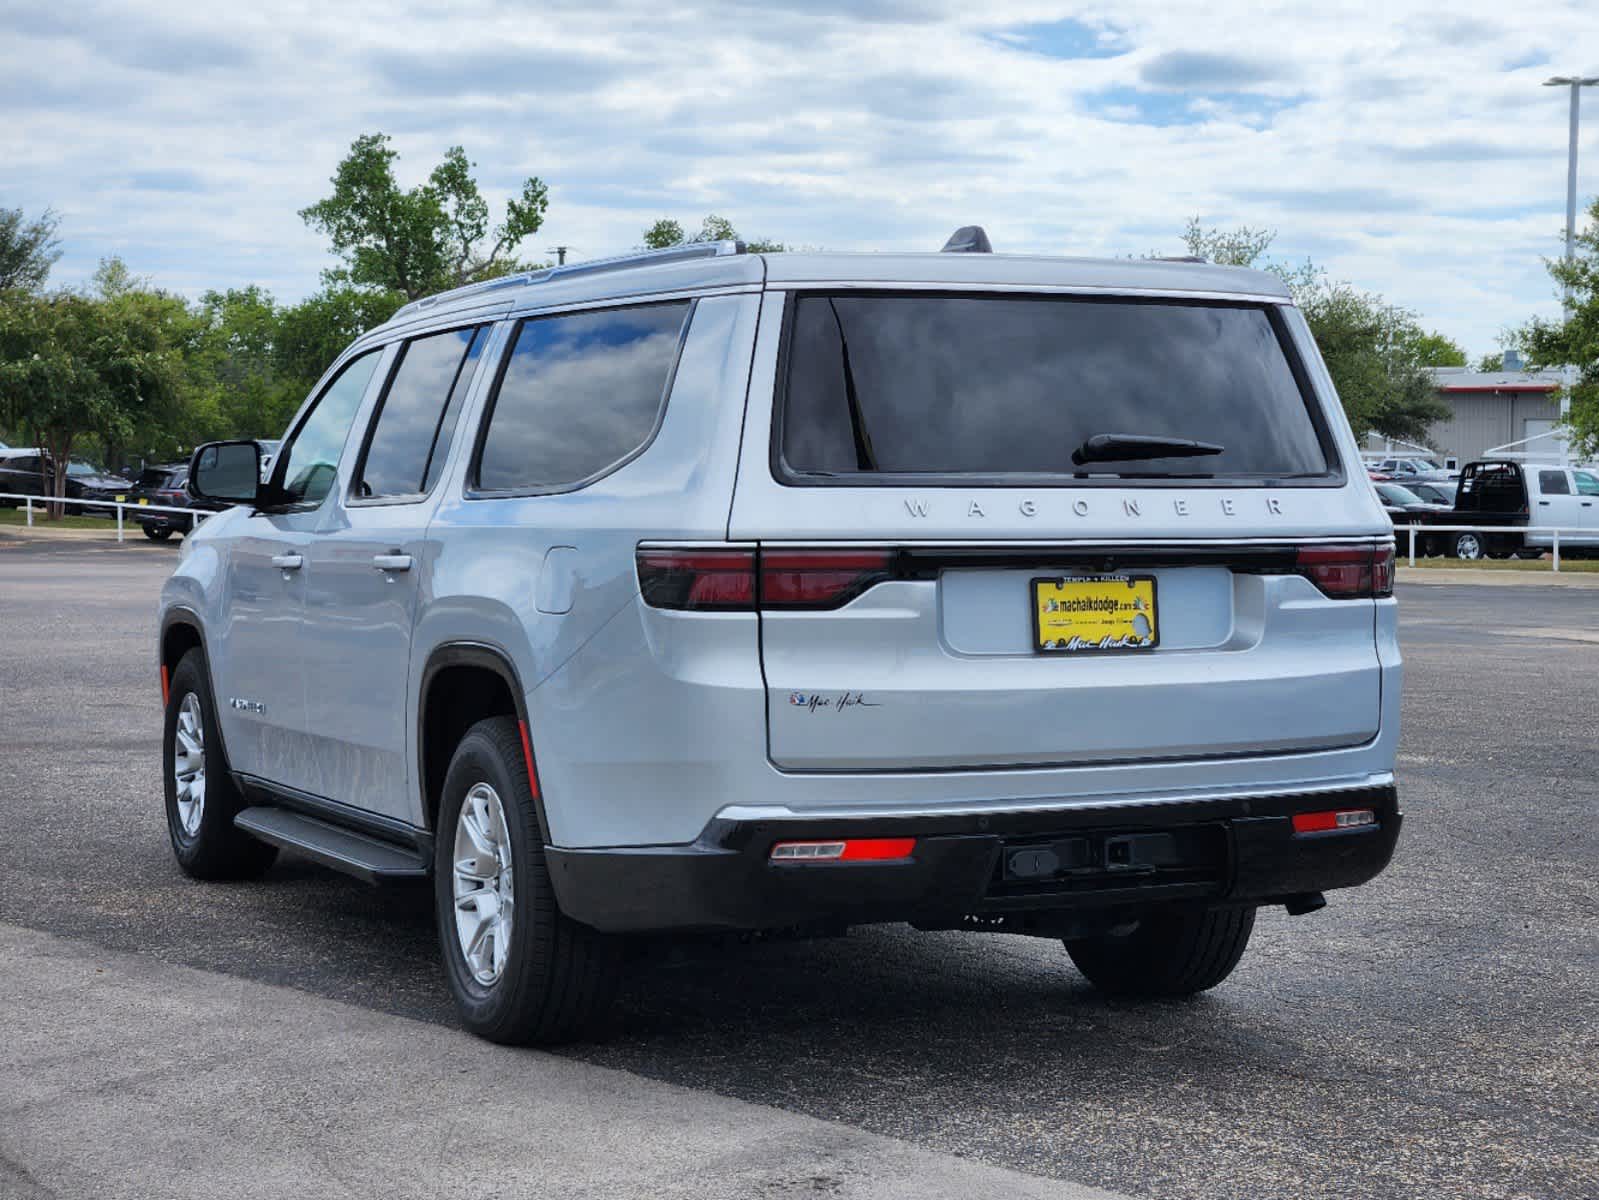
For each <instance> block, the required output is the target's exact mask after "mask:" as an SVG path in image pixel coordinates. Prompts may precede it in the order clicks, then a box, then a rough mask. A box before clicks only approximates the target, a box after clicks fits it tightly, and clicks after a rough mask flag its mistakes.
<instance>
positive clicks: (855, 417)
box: [827, 297, 877, 471]
mask: <svg viewBox="0 0 1599 1200" xmlns="http://www.w3.org/2000/svg"><path fill="white" fill-rule="evenodd" d="M827 307H828V308H830V309H832V310H833V323H834V324H835V325H837V326H838V349H839V354H840V357H841V358H842V359H843V364H844V402H845V403H846V404H848V405H849V428H850V433H851V434H852V435H853V437H854V439H855V469H856V470H857V471H875V470H877V455H876V454H875V453H873V451H872V436H871V434H869V433H867V432H866V415H865V414H864V413H863V412H862V411H861V397H860V393H859V392H857V391H856V390H855V372H854V370H853V369H852V368H851V367H850V364H849V339H847V338H846V337H845V336H844V321H843V318H841V317H840V316H839V315H838V305H836V304H834V303H833V300H832V298H831V297H829V298H828V301H827Z"/></svg>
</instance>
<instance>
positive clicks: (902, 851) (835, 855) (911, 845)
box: [769, 838, 916, 863]
mask: <svg viewBox="0 0 1599 1200" xmlns="http://www.w3.org/2000/svg"><path fill="white" fill-rule="evenodd" d="M915 849H916V839H915V838H848V839H845V838H840V839H839V840H838V841H833V842H778V843H777V845H775V846H773V847H772V852H771V855H770V858H769V861H771V862H778V863H811V862H898V861H899V860H901V859H906V858H909V857H911V854H912V853H913V852H914V851H915Z"/></svg>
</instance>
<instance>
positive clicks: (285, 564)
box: [272, 554, 305, 571]
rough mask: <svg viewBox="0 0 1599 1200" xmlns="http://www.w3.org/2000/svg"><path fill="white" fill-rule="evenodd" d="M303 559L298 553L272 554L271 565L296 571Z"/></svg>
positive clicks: (283, 569)
mask: <svg viewBox="0 0 1599 1200" xmlns="http://www.w3.org/2000/svg"><path fill="white" fill-rule="evenodd" d="M304 561H305V559H303V558H301V557H300V556H299V555H298V554H274V555H273V556H272V565H273V566H274V567H277V568H278V569H279V570H282V571H298V570H299V569H300V564H301V563H303V562H304Z"/></svg>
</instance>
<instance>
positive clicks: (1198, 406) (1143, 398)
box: [774, 293, 1336, 484]
mask: <svg viewBox="0 0 1599 1200" xmlns="http://www.w3.org/2000/svg"><path fill="white" fill-rule="evenodd" d="M786 357H787V364H788V366H787V376H786V387H785V389H784V395H783V399H782V402H781V403H782V412H781V419H780V421H779V422H778V429H777V433H776V438H775V445H774V467H775V469H776V471H777V474H778V476H779V478H782V479H784V480H785V481H787V482H790V483H816V484H820V483H828V482H838V481H841V480H842V481H847V482H849V483H852V484H859V483H871V482H881V483H890V482H900V481H903V479H904V477H914V478H915V479H917V480H920V481H925V480H926V478H927V477H929V476H934V477H937V476H946V477H948V476H958V477H960V481H961V482H963V483H970V482H975V481H978V480H988V481H992V482H996V483H1003V482H1016V481H1017V477H1030V478H1032V479H1036V480H1039V481H1041V482H1053V483H1069V482H1075V481H1079V480H1081V481H1091V480H1093V479H1096V478H1110V479H1117V478H1119V479H1126V478H1157V479H1158V478H1182V479H1195V478H1199V479H1204V478H1217V479H1222V478H1225V479H1227V480H1229V481H1236V480H1241V479H1254V480H1262V481H1264V480H1276V479H1290V478H1292V479H1305V480H1315V479H1326V478H1329V477H1330V475H1331V472H1330V471H1329V465H1328V464H1329V462H1330V461H1336V460H1335V459H1334V458H1333V456H1332V455H1331V454H1330V453H1329V451H1328V448H1327V446H1328V442H1327V438H1326V434H1325V431H1324V430H1323V429H1322V428H1321V427H1320V425H1319V422H1318V420H1317V419H1316V418H1315V417H1314V416H1313V415H1312V410H1311V407H1310V405H1309V403H1308V402H1307V398H1306V396H1305V393H1304V391H1303V390H1302V388H1301V387H1300V384H1299V382H1298V379H1297V378H1296V376H1295V372H1294V370H1293V367H1292V366H1291V365H1290V362H1289V359H1288V356H1287V353H1286V352H1285V350H1284V341H1283V334H1282V331H1281V330H1280V329H1279V327H1278V324H1277V320H1276V319H1275V318H1274V316H1273V314H1272V313H1270V312H1269V311H1268V310H1267V309H1266V308H1265V307H1264V306H1261V305H1243V304H1212V303H1205V302H1199V301H1162V302H1149V301H1129V300H1123V299H1111V298H1082V297H1009V296H993V295H989V296H939V295H904V294H901V295H873V294H864V295H863V294H860V293H855V294H845V295H836V296H825V295H812V294H807V295H802V296H800V297H798V299H797V301H796V303H795V305H794V311H793V316H792V318H791V325H790V330H789V340H788V343H787V356H786ZM1096 435H1119V436H1135V437H1144V438H1171V439H1181V440H1184V441H1199V442H1205V443H1208V444H1210V445H1212V446H1220V447H1221V450H1220V452H1219V453H1207V454H1203V455H1193V456H1176V455H1169V456H1164V457H1158V458H1132V459H1120V460H1108V461H1093V462H1087V463H1084V464H1081V465H1074V464H1073V462H1072V452H1073V451H1074V450H1076V449H1078V448H1079V447H1082V446H1084V445H1085V443H1087V442H1088V440H1089V439H1090V438H1092V437H1095V436H1096ZM1115 448H1116V449H1118V450H1124V449H1125V445H1118V446H1115Z"/></svg>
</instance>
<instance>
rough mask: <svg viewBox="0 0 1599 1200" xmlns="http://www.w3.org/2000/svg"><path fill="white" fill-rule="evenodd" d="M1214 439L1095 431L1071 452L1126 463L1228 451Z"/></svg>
mask: <svg viewBox="0 0 1599 1200" xmlns="http://www.w3.org/2000/svg"><path fill="white" fill-rule="evenodd" d="M1226 449H1227V447H1225V446H1218V445H1216V443H1214V442H1194V441H1189V440H1188V439H1186V438H1167V437H1143V436H1141V435H1139V434H1136V433H1096V434H1095V435H1094V436H1093V437H1091V438H1089V439H1088V440H1087V441H1086V442H1084V443H1083V444H1082V445H1081V446H1079V447H1077V449H1075V450H1073V451H1072V462H1074V463H1076V464H1077V465H1078V466H1079V467H1080V466H1082V465H1083V464H1084V463H1094V462H1125V461H1128V460H1131V459H1135V458H1197V457H1199V456H1200V455H1202V454H1220V453H1222V451H1224V450H1226Z"/></svg>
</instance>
